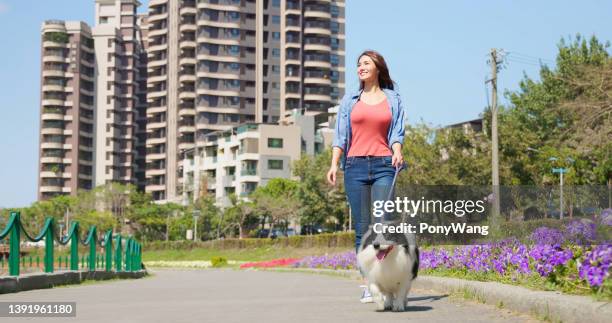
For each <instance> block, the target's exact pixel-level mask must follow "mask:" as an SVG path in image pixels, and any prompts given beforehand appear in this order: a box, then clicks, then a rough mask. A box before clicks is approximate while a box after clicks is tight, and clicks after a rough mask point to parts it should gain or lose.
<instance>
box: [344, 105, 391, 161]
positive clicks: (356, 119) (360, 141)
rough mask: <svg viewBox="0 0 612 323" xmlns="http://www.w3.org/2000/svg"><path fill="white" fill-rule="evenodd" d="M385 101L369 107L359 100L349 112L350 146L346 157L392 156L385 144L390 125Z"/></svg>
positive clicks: (389, 111)
mask: <svg viewBox="0 0 612 323" xmlns="http://www.w3.org/2000/svg"><path fill="white" fill-rule="evenodd" d="M391 118H392V117H391V109H390V108H389V103H388V102H387V100H386V99H385V100H383V101H382V102H380V103H377V104H374V105H370V104H367V103H364V102H363V101H361V100H359V101H357V103H356V104H355V106H354V107H353V111H351V115H350V119H351V130H352V131H351V146H350V148H349V151H348V155H347V157H351V156H390V155H393V152H392V151H391V149H389V145H388V143H387V133H388V130H389V126H390V125H391Z"/></svg>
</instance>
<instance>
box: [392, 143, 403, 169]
mask: <svg viewBox="0 0 612 323" xmlns="http://www.w3.org/2000/svg"><path fill="white" fill-rule="evenodd" d="M392 148H393V156H392V157H391V165H393V167H395V168H397V167H398V166H401V165H402V164H404V156H402V145H401V144H400V143H398V142H396V143H394V144H393V147H392Z"/></svg>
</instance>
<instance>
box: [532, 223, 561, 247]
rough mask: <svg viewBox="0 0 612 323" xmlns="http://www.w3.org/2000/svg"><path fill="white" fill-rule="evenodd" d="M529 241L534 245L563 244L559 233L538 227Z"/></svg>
mask: <svg viewBox="0 0 612 323" xmlns="http://www.w3.org/2000/svg"><path fill="white" fill-rule="evenodd" d="M529 239H530V240H531V241H533V242H534V243H535V244H548V245H555V244H563V242H565V238H564V237H563V234H562V233H561V231H559V230H557V229H552V228H549V227H539V228H537V229H535V230H534V231H533V233H532V234H531V235H530V236H529Z"/></svg>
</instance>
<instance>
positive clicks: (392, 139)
mask: <svg viewBox="0 0 612 323" xmlns="http://www.w3.org/2000/svg"><path fill="white" fill-rule="evenodd" d="M362 91H363V90H358V91H355V92H353V93H351V94H346V95H345V96H344V97H343V98H342V101H341V102H340V108H339V109H338V114H337V116H336V126H335V131H334V140H333V142H332V147H339V148H340V149H342V151H343V154H342V159H341V160H340V169H342V170H344V165H345V163H346V156H347V155H348V151H349V149H350V146H351V134H352V131H351V122H350V120H351V118H350V115H351V111H353V107H354V106H355V103H357V99H358V98H359V96H360V95H361V92H362ZM383 92H384V93H385V95H386V96H387V101H388V103H389V106H390V107H391V125H390V126H389V131H388V133H387V143H388V145H389V149H391V146H392V145H393V144H394V143H396V142H399V143H400V144H403V143H404V131H405V127H404V124H405V112H404V106H403V105H402V100H401V98H400V95H399V93H397V92H395V91H394V90H390V89H383ZM391 150H392V149H391Z"/></svg>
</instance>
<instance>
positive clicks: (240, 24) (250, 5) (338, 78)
mask: <svg viewBox="0 0 612 323" xmlns="http://www.w3.org/2000/svg"><path fill="white" fill-rule="evenodd" d="M148 22H149V31H148V79H147V88H148V92H147V101H148V108H147V140H146V146H147V156H146V181H147V184H146V191H147V192H150V193H151V194H152V195H153V198H154V199H156V200H173V201H180V199H181V197H182V187H183V183H182V180H183V178H182V176H183V175H182V174H183V172H182V159H183V158H184V153H185V152H186V151H189V150H191V149H193V148H194V147H204V145H205V143H206V141H205V140H206V135H207V134H209V133H211V132H215V131H219V130H230V129H232V127H234V126H236V125H238V124H241V123H245V122H255V123H273V122H277V121H279V119H282V118H284V117H285V116H286V115H289V114H290V110H294V109H300V110H301V111H302V112H305V111H327V109H328V108H330V107H331V106H333V105H336V104H337V103H338V102H339V100H340V98H341V97H342V95H343V94H344V67H343V66H344V43H345V41H344V0H336V1H332V0H301V1H300V0H260V1H255V0H198V1H195V0H151V1H150V2H149V16H148Z"/></svg>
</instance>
